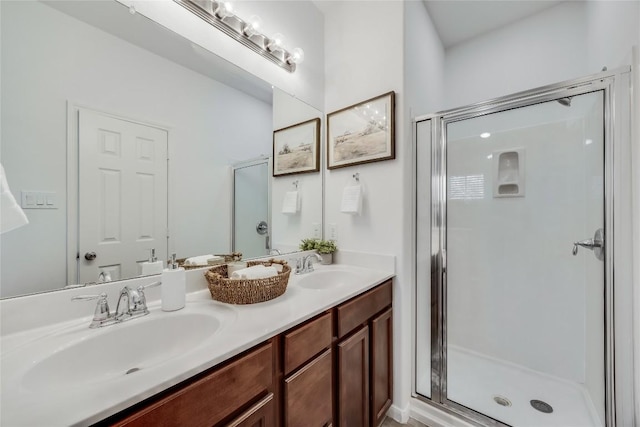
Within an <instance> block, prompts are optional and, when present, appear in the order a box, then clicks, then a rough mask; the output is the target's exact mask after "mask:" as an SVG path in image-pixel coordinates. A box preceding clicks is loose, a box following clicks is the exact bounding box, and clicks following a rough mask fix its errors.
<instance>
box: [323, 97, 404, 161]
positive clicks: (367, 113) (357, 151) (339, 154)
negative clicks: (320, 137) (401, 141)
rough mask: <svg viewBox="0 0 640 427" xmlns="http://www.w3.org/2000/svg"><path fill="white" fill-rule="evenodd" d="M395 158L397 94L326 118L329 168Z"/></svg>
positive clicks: (379, 98)
mask: <svg viewBox="0 0 640 427" xmlns="http://www.w3.org/2000/svg"><path fill="white" fill-rule="evenodd" d="M395 158H396V141H395V93H394V92H389V93H385V94H384V95H380V96H378V97H376V98H372V99H368V100H366V101H363V102H361V103H359V104H356V105H352V106H351V107H347V108H343V109H342V110H338V111H335V112H333V113H330V114H328V115H327V168H328V169H336V168H343V167H346V166H352V165H358V164H362V163H371V162H379V161H381V160H390V159H395Z"/></svg>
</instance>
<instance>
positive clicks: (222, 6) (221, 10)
mask: <svg viewBox="0 0 640 427" xmlns="http://www.w3.org/2000/svg"><path fill="white" fill-rule="evenodd" d="M213 13H214V14H215V15H216V16H217V17H218V18H220V19H223V18H226V17H227V16H231V15H232V14H233V4H231V2H230V1H225V2H222V1H219V2H218V3H217V5H216V6H215V7H214V10H213Z"/></svg>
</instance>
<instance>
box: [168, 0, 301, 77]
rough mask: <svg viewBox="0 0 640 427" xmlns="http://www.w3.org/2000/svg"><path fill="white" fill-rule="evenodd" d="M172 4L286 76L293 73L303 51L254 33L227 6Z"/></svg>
mask: <svg viewBox="0 0 640 427" xmlns="http://www.w3.org/2000/svg"><path fill="white" fill-rule="evenodd" d="M174 1H175V2H176V3H178V4H179V5H181V6H183V7H185V8H186V9H188V10H189V11H191V12H192V13H194V14H196V15H197V16H199V17H200V18H202V19H203V20H204V21H206V22H208V23H209V24H211V25H213V26H214V27H216V28H217V29H219V30H220V31H222V32H223V33H225V34H226V35H228V36H229V37H231V38H233V39H235V40H237V41H239V42H240V43H242V44H243V45H245V46H246V47H248V48H249V49H251V50H253V51H254V52H256V53H257V54H259V55H261V56H262V57H264V58H267V59H268V60H270V61H271V62H273V63H275V64H277V65H278V66H279V67H281V68H284V69H285V70H287V71H289V72H290V73H293V72H294V71H295V70H296V64H297V63H300V62H302V59H303V58H304V52H303V51H302V49H300V48H296V49H293V51H292V52H289V51H288V50H286V49H285V48H283V47H282V43H281V39H280V37H281V35H280V34H276V35H274V36H273V37H272V38H269V37H267V36H265V35H264V34H262V33H261V32H260V31H259V30H258V28H257V25H255V23H254V22H251V23H249V22H247V21H244V20H242V19H241V18H240V17H238V16H237V15H235V14H233V12H232V11H231V7H230V4H229V3H226V2H222V1H215V0H174Z"/></svg>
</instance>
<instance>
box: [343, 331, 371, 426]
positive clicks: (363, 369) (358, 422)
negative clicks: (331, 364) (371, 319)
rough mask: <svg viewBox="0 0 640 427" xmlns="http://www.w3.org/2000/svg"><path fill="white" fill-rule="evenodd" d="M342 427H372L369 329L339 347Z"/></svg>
mask: <svg viewBox="0 0 640 427" xmlns="http://www.w3.org/2000/svg"><path fill="white" fill-rule="evenodd" d="M338 384H339V386H338V416H339V419H340V423H339V426H340V427H363V426H368V425H369V328H368V327H367V326H365V327H363V328H362V329H360V330H359V331H358V332H356V333H355V334H353V335H352V336H351V337H349V338H347V339H345V340H344V341H342V342H340V343H339V344H338Z"/></svg>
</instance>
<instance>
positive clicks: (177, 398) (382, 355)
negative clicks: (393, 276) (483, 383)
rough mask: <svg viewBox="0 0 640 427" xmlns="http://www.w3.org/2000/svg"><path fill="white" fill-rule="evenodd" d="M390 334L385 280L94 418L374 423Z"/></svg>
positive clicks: (235, 425)
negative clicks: (213, 364)
mask: <svg viewBox="0 0 640 427" xmlns="http://www.w3.org/2000/svg"><path fill="white" fill-rule="evenodd" d="M392 341H393V340H392V309H391V280H389V281H387V282H385V283H383V284H381V285H379V286H377V287H375V288H373V289H371V290H370V291H367V292H365V293H364V294H362V295H359V296H356V297H354V298H352V299H351V300H349V301H347V302H345V303H343V304H340V305H339V306H337V307H334V308H331V309H329V310H327V311H326V312H324V313H322V314H320V315H318V316H316V317H315V318H313V319H311V320H308V321H306V322H304V323H302V324H301V325H298V326H296V327H294V328H292V329H290V330H288V331H286V332H283V333H282V334H280V335H278V336H275V337H273V338H271V339H270V340H268V341H267V342H265V343H263V344H260V345H258V346H256V347H254V348H253V349H251V350H248V351H246V352H245V353H243V354H241V355H239V356H236V357H235V358H233V359H231V360H230V361H228V362H225V363H224V364H223V365H222V366H220V367H214V368H212V369H210V370H208V371H206V372H204V373H202V374H200V375H197V376H196V377H194V378H192V379H190V380H187V381H185V382H183V383H181V384H178V385H176V386H174V387H172V388H171V389H169V390H167V391H165V392H163V393H161V394H159V395H157V396H154V397H152V398H150V399H147V400H146V401H143V402H141V403H139V404H137V405H135V406H133V407H132V408H129V409H127V410H125V411H123V412H121V413H119V414H116V415H114V416H112V417H110V418H108V419H106V420H104V421H102V422H100V423H98V425H101V426H102V425H108V426H127V427H136V426H151V425H152V426H154V427H156V426H176V427H180V426H190V427H191V426H194V427H198V426H203V427H204V426H206V427H213V426H215V427H219V426H232V427H276V426H278V427H279V426H287V427H299V426H301V427H302V426H303V427H328V426H334V425H337V426H340V427H369V426H374V427H377V426H379V425H380V424H381V422H382V420H383V419H384V416H385V415H386V412H387V410H388V409H389V406H391V399H392V392H393V388H392V383H393V380H392V371H393V357H392V346H393V342H392Z"/></svg>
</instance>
